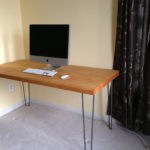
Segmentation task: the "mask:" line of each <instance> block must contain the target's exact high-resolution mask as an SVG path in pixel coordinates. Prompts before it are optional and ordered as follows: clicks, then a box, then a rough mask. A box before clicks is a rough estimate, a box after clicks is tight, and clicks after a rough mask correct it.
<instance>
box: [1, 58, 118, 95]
mask: <svg viewBox="0 0 150 150" xmlns="http://www.w3.org/2000/svg"><path fill="white" fill-rule="evenodd" d="M45 66H46V64H41V63H35V62H31V61H28V60H19V61H15V62H10V63H5V64H1V65H0V77H2V78H7V79H13V80H18V81H24V82H29V83H34V84H40V85H45V86H50V87H55V88H59V89H65V90H70V91H75V92H80V93H86V94H90V95H95V94H96V93H97V92H98V91H100V90H101V89H102V88H103V87H104V86H105V85H107V84H108V83H109V82H111V81H112V80H113V79H115V78H116V77H117V76H118V75H119V71H114V70H109V69H100V68H91V67H82V66H71V65H70V66H62V67H60V68H59V69H57V70H56V71H57V72H58V73H57V74H56V75H54V76H53V77H49V76H43V75H35V74H29V73H23V72H22V71H23V70H25V69H27V68H38V69H42V68H43V67H45ZM64 74H68V75H70V77H69V78H67V79H64V80H62V79H60V76H61V75H64Z"/></svg>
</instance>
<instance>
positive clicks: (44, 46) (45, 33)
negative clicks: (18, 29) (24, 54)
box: [30, 24, 69, 70]
mask: <svg viewBox="0 0 150 150" xmlns="http://www.w3.org/2000/svg"><path fill="white" fill-rule="evenodd" d="M30 60H31V61H36V62H41V63H47V64H51V65H48V68H49V67H50V66H51V67H52V68H51V69H50V70H53V69H55V68H57V67H60V66H62V65H68V62H69V24H31V25H30Z"/></svg>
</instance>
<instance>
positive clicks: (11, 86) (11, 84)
mask: <svg viewBox="0 0 150 150" xmlns="http://www.w3.org/2000/svg"><path fill="white" fill-rule="evenodd" d="M8 91H9V92H13V91H14V84H13V83H9V84H8Z"/></svg>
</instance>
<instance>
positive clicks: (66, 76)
mask: <svg viewBox="0 0 150 150" xmlns="http://www.w3.org/2000/svg"><path fill="white" fill-rule="evenodd" d="M68 77H69V75H67V74H66V75H62V76H61V77H60V78H61V79H66V78H68Z"/></svg>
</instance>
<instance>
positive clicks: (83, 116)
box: [82, 93, 95, 150]
mask: <svg viewBox="0 0 150 150" xmlns="http://www.w3.org/2000/svg"><path fill="white" fill-rule="evenodd" d="M94 103H95V95H93V105H92V120H91V150H92V149H93V124H94ZM82 118H83V140H84V150H86V133H85V115H84V97H83V93H82Z"/></svg>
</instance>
